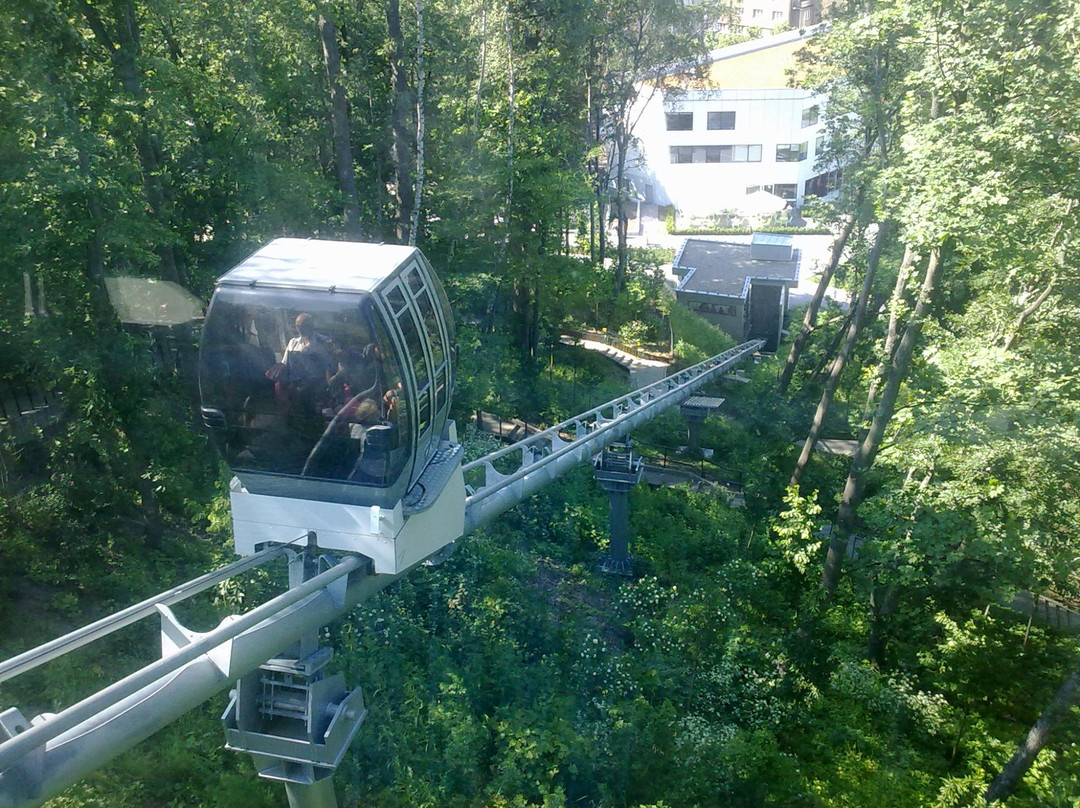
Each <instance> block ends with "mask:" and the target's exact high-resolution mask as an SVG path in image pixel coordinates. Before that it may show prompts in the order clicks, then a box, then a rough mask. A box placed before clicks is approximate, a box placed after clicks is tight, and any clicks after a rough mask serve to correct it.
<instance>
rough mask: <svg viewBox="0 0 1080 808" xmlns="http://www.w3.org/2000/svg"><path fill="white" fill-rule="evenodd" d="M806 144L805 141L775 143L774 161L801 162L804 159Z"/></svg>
mask: <svg viewBox="0 0 1080 808" xmlns="http://www.w3.org/2000/svg"><path fill="white" fill-rule="evenodd" d="M806 146H807V144H806V143H778V144H777V145H776V162H778V163H801V162H802V161H803V160H805V159H806Z"/></svg>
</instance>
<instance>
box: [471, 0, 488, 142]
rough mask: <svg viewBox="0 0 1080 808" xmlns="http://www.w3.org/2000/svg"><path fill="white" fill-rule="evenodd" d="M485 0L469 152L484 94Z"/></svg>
mask: <svg viewBox="0 0 1080 808" xmlns="http://www.w3.org/2000/svg"><path fill="white" fill-rule="evenodd" d="M487 22H488V4H487V0H484V3H483V4H482V5H481V11H480V65H479V70H478V74H477V76H476V103H475V105H474V106H473V119H472V138H470V140H469V152H470V153H472V152H473V151H475V150H476V141H477V138H478V137H479V134H480V103H481V100H482V99H483V96H484V74H485V73H486V71H487Z"/></svg>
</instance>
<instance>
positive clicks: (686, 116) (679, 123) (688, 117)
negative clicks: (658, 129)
mask: <svg viewBox="0 0 1080 808" xmlns="http://www.w3.org/2000/svg"><path fill="white" fill-rule="evenodd" d="M666 117H667V130H668V131H669V132H689V131H690V130H692V129H693V128H694V113H692V112H669V113H668V114H667V116H666Z"/></svg>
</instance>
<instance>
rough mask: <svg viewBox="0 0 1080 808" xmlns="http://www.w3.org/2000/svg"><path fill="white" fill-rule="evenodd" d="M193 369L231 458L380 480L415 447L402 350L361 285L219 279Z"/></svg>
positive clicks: (289, 471)
mask: <svg viewBox="0 0 1080 808" xmlns="http://www.w3.org/2000/svg"><path fill="white" fill-rule="evenodd" d="M199 377H200V386H201V388H202V398H203V406H204V407H205V408H210V409H212V410H217V411H219V412H220V413H221V414H222V416H223V418H215V419H213V420H216V421H217V428H216V429H215V435H216V437H217V440H218V442H219V444H220V445H221V447H222V450H223V452H224V454H225V458H226V461H227V462H228V464H229V466H230V468H232V469H233V470H236V471H250V472H259V473H263V474H275V475H292V476H297V477H303V478H311V479H319V480H330V481H334V482H347V483H356V484H362V485H374V486H380V487H385V486H389V485H392V484H393V483H394V481H396V479H397V478H398V476H399V475H400V474H401V472H402V470H403V469H404V468H405V466H406V463H407V462H408V460H409V458H410V456H411V453H412V444H411V441H412V437H411V432H410V430H409V421H408V418H409V413H408V411H407V409H406V408H405V407H404V406H403V405H402V406H399V405H397V402H396V401H395V398H394V395H393V393H394V392H396V391H397V390H399V389H400V386H401V385H400V380H401V369H400V364H399V358H398V357H397V356H396V354H395V350H394V345H393V343H392V342H391V341H390V339H389V337H388V336H387V330H386V327H385V325H384V323H383V322H382V318H381V315H380V314H379V311H378V309H377V307H376V306H375V305H374V304H373V301H372V299H371V298H370V297H368V296H366V295H355V294H329V293H327V294H314V295H313V294H311V293H306V294H301V293H298V292H282V291H280V290H265V289H250V290H248V289H240V288H237V289H231V288H222V289H220V290H219V291H218V293H217V294H216V296H215V298H214V302H213V305H212V307H211V310H210V312H209V314H208V316H207V320H206V325H205V327H204V330H203V345H202V350H201V355H200V374H199Z"/></svg>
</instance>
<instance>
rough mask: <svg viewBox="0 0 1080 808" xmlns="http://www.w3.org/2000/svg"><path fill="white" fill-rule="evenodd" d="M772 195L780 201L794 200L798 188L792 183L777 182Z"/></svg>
mask: <svg viewBox="0 0 1080 808" xmlns="http://www.w3.org/2000/svg"><path fill="white" fill-rule="evenodd" d="M773 193H774V194H776V195H777V196H778V197H780V198H781V199H794V198H795V197H796V196H797V195H798V193H799V186H798V185H796V184H795V183H793V182H790V183H789V182H778V183H777V184H776V185H774V186H773Z"/></svg>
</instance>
